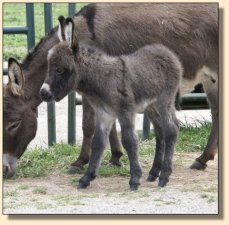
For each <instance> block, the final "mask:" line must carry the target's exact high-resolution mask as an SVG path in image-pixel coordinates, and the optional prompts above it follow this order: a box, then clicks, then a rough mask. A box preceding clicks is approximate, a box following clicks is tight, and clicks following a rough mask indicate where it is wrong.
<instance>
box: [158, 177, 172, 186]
mask: <svg viewBox="0 0 229 225" xmlns="http://www.w3.org/2000/svg"><path fill="white" fill-rule="evenodd" d="M168 182H169V180H168V179H159V183H158V186H159V187H165V186H166V184H167V183H168Z"/></svg>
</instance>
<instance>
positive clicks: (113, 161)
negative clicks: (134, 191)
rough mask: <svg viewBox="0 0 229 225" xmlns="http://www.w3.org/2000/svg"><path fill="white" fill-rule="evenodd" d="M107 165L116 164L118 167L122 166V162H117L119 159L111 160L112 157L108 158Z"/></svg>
mask: <svg viewBox="0 0 229 225" xmlns="http://www.w3.org/2000/svg"><path fill="white" fill-rule="evenodd" d="M109 166H118V167H121V166H122V163H121V162H119V160H112V159H110V161H109Z"/></svg>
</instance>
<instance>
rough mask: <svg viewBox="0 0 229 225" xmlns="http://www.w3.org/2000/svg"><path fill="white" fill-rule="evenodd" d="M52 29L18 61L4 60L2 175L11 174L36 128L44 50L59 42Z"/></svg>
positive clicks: (44, 57) (44, 65) (42, 80)
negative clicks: (6, 74) (6, 62)
mask: <svg viewBox="0 0 229 225" xmlns="http://www.w3.org/2000/svg"><path fill="white" fill-rule="evenodd" d="M56 31H57V30H56V29H53V30H52V31H51V32H50V33H49V34H47V35H46V36H45V37H44V38H42V39H41V41H40V42H39V43H38V44H37V45H36V46H35V48H34V49H33V50H32V51H31V52H29V53H28V55H27V56H26V57H25V59H24V60H23V62H22V63H19V62H18V61H17V60H16V59H13V58H10V59H9V61H8V84H6V85H5V86H4V90H3V176H4V177H6V178H9V177H12V176H13V175H14V174H15V171H16V164H17V160H18V159H19V158H20V157H21V155H22V154H23V153H24V151H25V150H26V148H27V146H28V144H29V143H30V141H31V140H32V139H33V138H34V137H35V135H36V131H37V115H36V111H37V106H38V105H39V104H40V103H41V99H40V97H39V90H40V87H41V85H42V83H43V82H44V79H45V76H46V73H47V60H46V57H47V53H48V50H49V49H50V48H52V47H53V46H54V45H55V44H57V43H58V42H59V40H58V38H57V33H56Z"/></svg>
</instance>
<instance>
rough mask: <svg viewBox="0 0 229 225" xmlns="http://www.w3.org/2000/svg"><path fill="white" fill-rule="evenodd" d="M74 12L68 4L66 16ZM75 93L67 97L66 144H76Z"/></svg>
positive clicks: (74, 6)
mask: <svg viewBox="0 0 229 225" xmlns="http://www.w3.org/2000/svg"><path fill="white" fill-rule="evenodd" d="M75 12H76V4H75V3H69V4H68V15H69V16H73V15H74V14H75ZM75 102H76V92H75V91H73V92H71V93H70V94H69V95H68V144H71V145H75V144H76V104H75Z"/></svg>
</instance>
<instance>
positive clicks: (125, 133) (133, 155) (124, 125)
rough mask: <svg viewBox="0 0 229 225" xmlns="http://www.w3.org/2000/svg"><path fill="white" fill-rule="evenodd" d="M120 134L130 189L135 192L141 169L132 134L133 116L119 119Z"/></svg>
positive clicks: (122, 116)
mask: <svg viewBox="0 0 229 225" xmlns="http://www.w3.org/2000/svg"><path fill="white" fill-rule="evenodd" d="M119 122H120V125H121V132H122V145H123V147H124V148H125V149H126V151H127V154H128V158H129V161H130V181H129V185H130V189H131V190H133V191H134V190H137V189H138V186H139V185H140V178H141V176H142V169H141V166H140V164H139V158H138V142H137V138H136V136H135V133H134V115H131V113H124V114H123V115H121V116H120V117H119Z"/></svg>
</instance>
